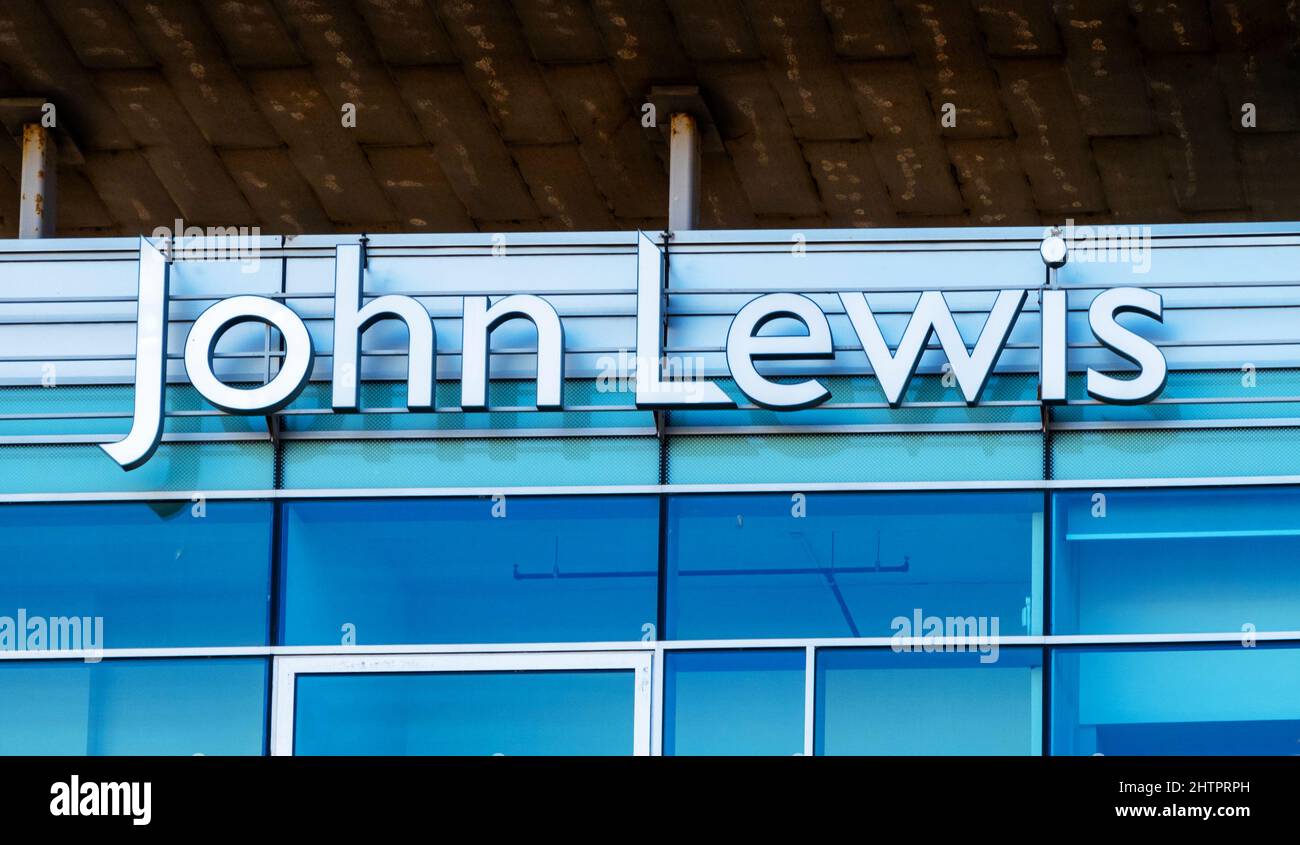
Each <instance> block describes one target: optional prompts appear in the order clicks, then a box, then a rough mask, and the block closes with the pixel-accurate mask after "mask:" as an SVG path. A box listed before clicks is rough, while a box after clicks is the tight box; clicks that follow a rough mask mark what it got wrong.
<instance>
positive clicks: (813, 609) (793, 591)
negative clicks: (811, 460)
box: [665, 493, 1043, 639]
mask: <svg viewBox="0 0 1300 845" xmlns="http://www.w3.org/2000/svg"><path fill="white" fill-rule="evenodd" d="M1042 501H1043V499H1042V496H1041V495H1039V494H1036V493H903V494H876V493H834V494H816V493H810V494H808V495H807V496H806V498H805V499H804V500H802V501H797V500H795V499H794V498H792V497H791V496H790V495H788V494H777V495H767V494H763V495H716V496H715V495H707V496H678V497H674V498H672V499H670V500H669V510H668V518H669V528H668V531H669V535H668V584H667V605H666V608H665V610H666V619H667V623H666V624H667V634H666V635H667V637H668V638H672V639H711V638H729V637H730V638H735V637H856V636H864V637H865V636H891V635H893V634H894V633H895V632H897V631H898V630H899V627H898V626H899V625H900V624H902V623H900V622H899V621H898V620H899V619H904V620H911V619H912V618H913V617H914V616H915V614H917V613H918V612H919V613H920V614H922V616H930V615H935V614H937V615H939V616H942V617H947V616H961V617H967V616H975V617H983V618H985V619H987V620H989V621H990V623H992V622H993V621H994V620H996V624H997V626H998V633H1000V634H1002V635H1003V636H1006V635H1011V634H1026V633H1034V632H1035V630H1034V629H1035V626H1036V624H1037V623H1036V620H1037V618H1039V610H1038V609H1037V606H1038V605H1039V604H1041V579H1040V578H1038V577H1036V575H1037V573H1038V572H1039V570H1040V568H1041V564H1040V562H1041V555H1042ZM800 513H804V514H806V515H805V516H802V517H801V516H799V515H798V514H800ZM920 633H921V632H917V635H919V634H920Z"/></svg>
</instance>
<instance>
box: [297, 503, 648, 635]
mask: <svg viewBox="0 0 1300 845" xmlns="http://www.w3.org/2000/svg"><path fill="white" fill-rule="evenodd" d="M494 511H495V512H496V513H497V514H498V516H496V517H494V516H493V513H494ZM658 524H659V522H658V502H657V501H656V500H655V498H654V497H648V496H640V497H602V498H599V499H594V498H588V497H585V496H573V497H558V498H536V497H527V496H518V497H510V498H509V499H508V500H506V501H504V502H493V501H492V500H491V499H489V498H477V499H420V500H415V499H391V500H372V501H363V500H350V501H312V502H290V503H286V504H285V506H284V525H283V543H284V545H283V549H284V558H283V563H282V565H283V567H284V607H283V617H282V620H283V626H282V628H281V630H282V631H283V641H284V642H285V643H287V644H292V645H311V644H338V643H339V642H340V641H341V637H342V636H343V631H344V626H355V628H354V630H355V633H356V641H357V642H359V643H490V642H560V641H571V640H583V641H598V640H603V641H629V640H641V639H642V637H643V636H646V635H647V634H652V633H653V630H654V624H655V616H656V606H657V600H658V599H657V595H658V594H657V587H656V585H657V583H658V578H657V573H658V558H657V547H658V542H657V538H658ZM647 626H648V627H647Z"/></svg>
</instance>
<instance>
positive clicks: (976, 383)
mask: <svg viewBox="0 0 1300 845" xmlns="http://www.w3.org/2000/svg"><path fill="white" fill-rule="evenodd" d="M1025 296H1026V291H1023V290H1004V291H1001V292H999V293H998V298H997V301H996V302H995V303H993V310H992V311H990V312H989V316H988V319H987V320H986V321H985V322H984V328H983V330H982V331H981V332H980V336H979V340H978V341H977V342H976V343H975V350H974V352H972V351H971V350H969V349H968V348H967V346H966V341H965V340H963V339H962V336H961V332H960V331H958V329H957V323H956V322H955V321H954V320H953V318H952V312H951V311H950V310H949V309H948V303H947V301H946V300H944V298H943V294H942V293H940V292H939V291H925V292H924V293H922V294H921V298H920V300H918V301H917V303H916V310H915V311H913V313H912V319H911V320H909V321H908V323H907V328H906V329H904V330H903V338H902V340H900V341H899V344H898V352H897V354H893V353H891V352H890V351H889V345H888V344H886V343H885V338H884V336H883V335H882V334H881V333H880V326H879V324H877V323H876V318H875V315H873V314H872V313H871V306H870V305H868V304H867V298H866V297H865V296H863V295H862V294H861V293H857V292H849V293H841V294H840V302H841V303H842V304H843V305H844V310H845V312H846V313H847V314H848V315H849V322H850V323H852V324H853V331H854V332H855V333H856V334H857V336H858V341H859V342H860V343H861V344H862V350H863V351H864V352H866V353H867V360H868V361H870V362H871V369H872V370H874V371H875V373H876V378H878V379H879V380H880V386H881V388H883V389H884V391H885V398H886V399H888V400H889V404H890V405H893V406H894V407H898V405H899V404H901V403H902V401H903V392H904V391H905V390H907V385H908V382H910V381H911V380H912V376H913V375H915V374H916V368H917V367H918V366H920V364H921V355H922V353H924V352H925V347H926V344H928V343H929V342H930V335H931V333H933V334H937V335H938V336H939V343H940V345H942V346H943V352H944V355H946V356H947V357H948V360H949V361H950V362H951V363H952V371H953V374H954V375H955V376H956V377H957V384H958V385H959V386H960V387H961V392H962V395H963V396H964V397H965V398H966V402H967V404H970V405H974V404H975V403H977V402H979V398H980V394H981V393H982V392H983V391H984V385H986V384H987V383H988V380H989V376H990V375H992V374H993V366H994V365H995V364H996V363H997V360H998V356H999V355H1001V354H1002V347H1003V346H1005V345H1006V342H1007V337H1008V336H1010V334H1011V327H1012V325H1013V324H1014V323H1015V321H1016V316H1017V315H1018V314H1019V313H1020V309H1021V307H1022V306H1023V305H1024V304H1025Z"/></svg>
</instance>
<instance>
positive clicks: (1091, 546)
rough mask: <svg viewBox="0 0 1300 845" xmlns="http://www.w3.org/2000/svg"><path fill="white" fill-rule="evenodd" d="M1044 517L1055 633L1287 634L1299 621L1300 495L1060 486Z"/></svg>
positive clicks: (1291, 492)
mask: <svg viewBox="0 0 1300 845" xmlns="http://www.w3.org/2000/svg"><path fill="white" fill-rule="evenodd" d="M1099 497H1100V498H1099ZM1052 519H1053V523H1052V526H1053V527H1052V533H1053V534H1054V535H1055V546H1054V550H1053V573H1052V594H1053V600H1052V628H1053V630H1054V632H1056V633H1060V634H1119V633H1123V634H1145V633H1197V632H1208V631H1220V632H1229V631H1230V632H1237V633H1240V632H1242V631H1243V630H1251V629H1250V628H1243V626H1254V630H1257V631H1267V630H1274V631H1290V630H1295V629H1296V627H1297V620H1300V491H1296V490H1289V489H1282V488H1271V489H1237V490H1232V489H1218V490H1162V491H1123V490H1116V491H1107V492H1105V493H1094V492H1079V493H1062V494H1057V495H1055V496H1054V497H1053V517H1052Z"/></svg>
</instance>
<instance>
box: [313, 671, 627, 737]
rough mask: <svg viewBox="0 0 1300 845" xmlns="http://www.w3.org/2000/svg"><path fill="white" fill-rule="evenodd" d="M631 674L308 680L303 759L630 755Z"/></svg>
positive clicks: (362, 676)
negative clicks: (332, 756)
mask: <svg viewBox="0 0 1300 845" xmlns="http://www.w3.org/2000/svg"><path fill="white" fill-rule="evenodd" d="M634 696H635V686H634V683H633V673H632V671H631V670H598V671H587V670H583V671H540V672H439V673H423V672H419V673H417V672H403V673H398V674H350V675H300V676H298V685H297V692H296V695H295V710H296V718H295V723H294V753H295V754H310V755H316V754H345V755H346V754H381V755H407V754H436V755H484V756H486V755H491V754H504V755H507V756H515V755H559V754H580V755H596V754H599V755H610V754H631V753H632V743H633V729H634V724H633V715H634Z"/></svg>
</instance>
